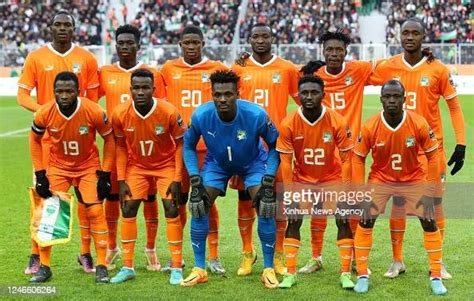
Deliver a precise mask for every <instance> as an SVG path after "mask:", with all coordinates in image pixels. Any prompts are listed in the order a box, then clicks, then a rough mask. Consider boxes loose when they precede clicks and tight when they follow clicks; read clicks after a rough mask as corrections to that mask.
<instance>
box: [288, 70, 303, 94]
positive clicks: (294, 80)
mask: <svg viewBox="0 0 474 301" xmlns="http://www.w3.org/2000/svg"><path fill="white" fill-rule="evenodd" d="M289 69H290V70H289V83H288V91H289V93H290V95H291V97H293V99H295V100H296V99H298V81H299V79H300V73H299V71H298V67H297V66H296V65H294V64H293V63H290V67H289Z"/></svg>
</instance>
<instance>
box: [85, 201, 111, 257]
mask: <svg viewBox="0 0 474 301" xmlns="http://www.w3.org/2000/svg"><path fill="white" fill-rule="evenodd" d="M87 217H88V218H89V222H90V225H91V234H92V238H93V239H94V246H95V253H96V257H97V265H105V255H106V252H107V222H106V221H105V215H104V210H103V208H102V204H94V205H92V206H89V207H87Z"/></svg>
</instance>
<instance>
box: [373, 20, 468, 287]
mask: <svg viewBox="0 0 474 301" xmlns="http://www.w3.org/2000/svg"><path fill="white" fill-rule="evenodd" d="M400 40H401V41H402V47H403V48H404V52H403V53H401V54H398V55H395V56H393V57H391V58H389V59H387V60H386V61H383V62H381V63H380V64H378V66H377V68H376V69H375V71H374V74H373V76H372V77H371V82H372V83H373V84H378V85H381V84H383V83H384V82H385V81H387V80H389V79H398V80H399V81H400V82H401V83H403V85H404V86H405V90H406V103H405V108H406V109H407V110H411V111H414V112H416V113H418V114H420V115H421V116H423V117H424V118H425V119H426V120H427V121H428V124H429V125H430V127H431V128H432V129H433V131H434V132H435V134H436V138H437V139H438V142H439V145H440V146H439V147H440V148H439V149H440V156H439V166H440V168H439V172H440V174H439V175H438V177H437V178H438V182H439V183H440V184H439V188H438V191H437V194H436V196H435V218H436V223H437V225H438V227H439V228H440V231H441V237H442V238H443V237H444V228H445V217H444V210H443V205H442V196H443V191H442V190H443V189H442V186H443V184H442V183H443V182H444V181H445V179H446V153H445V149H444V146H443V127H442V121H441V114H440V109H439V101H440V98H441V96H443V97H444V99H445V100H446V103H447V105H448V109H449V113H450V115H451V123H452V126H453V128H454V133H455V136H456V147H455V150H454V152H453V154H452V155H451V158H450V160H449V162H448V165H449V166H451V165H452V164H453V163H454V167H453V169H452V170H451V175H455V174H456V173H457V172H458V171H459V170H460V169H461V168H462V166H463V164H464V157H465V149H466V137H465V126H464V117H463V113H462V109H461V105H460V103H459V100H458V97H457V93H456V88H455V86H454V83H453V81H452V79H451V76H450V74H449V70H448V68H447V67H446V66H445V65H444V64H443V63H441V61H439V60H438V59H435V58H434V57H433V56H432V55H431V53H430V51H429V50H428V49H425V50H423V49H422V42H423V40H424V27H423V23H422V22H421V21H420V20H419V19H416V18H414V19H408V20H407V21H405V22H404V23H403V25H402V31H401V36H400ZM420 155H421V156H423V154H422V153H420ZM423 160H424V161H426V159H423ZM403 202H404V200H403V199H402V198H398V197H397V198H396V200H395V202H394V204H395V205H398V204H399V205H400V206H393V208H392V218H391V219H390V230H391V236H392V250H393V263H392V265H391V267H390V268H389V270H388V271H387V273H386V274H385V276H386V277H390V278H394V277H397V276H398V274H399V273H400V272H403V271H404V270H405V265H404V263H403V256H402V246H403V245H402V244H403V234H404V232H405V223H406V221H405V213H404V211H403V205H402V204H403ZM441 274H442V277H443V279H450V278H451V275H450V274H449V273H448V272H447V271H446V269H445V267H444V265H443V269H442V273H441Z"/></svg>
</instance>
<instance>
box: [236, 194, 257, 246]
mask: <svg viewBox="0 0 474 301" xmlns="http://www.w3.org/2000/svg"><path fill="white" fill-rule="evenodd" d="M238 212H239V217H238V224H239V230H240V237H241V238H242V251H244V252H252V250H253V246H252V232H253V223H254V221H255V217H256V215H257V213H256V212H255V208H253V207H252V201H251V200H245V201H243V200H239V202H238Z"/></svg>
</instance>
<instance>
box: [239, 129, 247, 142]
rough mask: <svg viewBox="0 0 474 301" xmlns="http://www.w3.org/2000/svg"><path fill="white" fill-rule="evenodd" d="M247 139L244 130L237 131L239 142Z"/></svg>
mask: <svg viewBox="0 0 474 301" xmlns="http://www.w3.org/2000/svg"><path fill="white" fill-rule="evenodd" d="M245 139H247V132H246V131H244V130H237V140H239V141H241V140H245Z"/></svg>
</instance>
